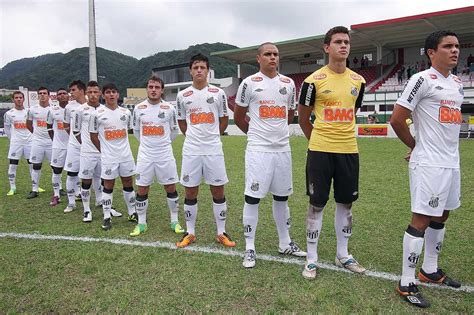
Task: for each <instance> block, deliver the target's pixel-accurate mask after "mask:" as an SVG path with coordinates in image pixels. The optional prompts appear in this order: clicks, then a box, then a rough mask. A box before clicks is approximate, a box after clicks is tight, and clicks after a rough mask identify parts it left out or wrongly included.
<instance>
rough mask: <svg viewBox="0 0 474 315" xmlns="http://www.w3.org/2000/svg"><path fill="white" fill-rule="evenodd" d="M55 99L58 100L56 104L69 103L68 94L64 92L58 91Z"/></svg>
mask: <svg viewBox="0 0 474 315" xmlns="http://www.w3.org/2000/svg"><path fill="white" fill-rule="evenodd" d="M56 98H57V99H58V102H59V103H60V104H61V103H67V102H69V93H68V92H67V91H65V90H59V91H58V93H57V94H56Z"/></svg>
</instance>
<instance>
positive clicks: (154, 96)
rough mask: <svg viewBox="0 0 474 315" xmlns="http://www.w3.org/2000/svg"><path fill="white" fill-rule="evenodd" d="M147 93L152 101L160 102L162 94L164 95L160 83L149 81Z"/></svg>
mask: <svg viewBox="0 0 474 315" xmlns="http://www.w3.org/2000/svg"><path fill="white" fill-rule="evenodd" d="M146 93H147V95H148V98H149V99H150V101H158V100H159V99H160V98H161V94H162V93H163V89H162V88H161V83H160V82H158V81H151V80H150V81H148V85H147V86H146Z"/></svg>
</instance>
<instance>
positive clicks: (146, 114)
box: [130, 76, 184, 236]
mask: <svg viewBox="0 0 474 315" xmlns="http://www.w3.org/2000/svg"><path fill="white" fill-rule="evenodd" d="M164 87H165V84H164V82H163V80H162V79H160V78H158V77H156V76H151V77H150V78H149V79H148V82H147V86H146V91H147V95H148V99H147V100H145V101H143V102H141V103H140V104H138V105H137V106H135V110H134V111H133V133H134V135H135V136H136V137H137V139H138V140H139V141H140V147H139V148H138V156H137V176H136V184H137V186H138V193H137V200H136V210H137V214H138V224H137V225H136V226H135V229H134V230H133V231H132V233H130V236H138V235H140V234H141V233H143V232H145V231H146V230H147V223H146V212H147V209H148V191H149V189H150V185H151V184H152V183H153V179H154V177H156V179H157V181H158V183H159V184H160V185H163V187H164V189H165V191H166V197H167V202H168V208H169V211H170V216H171V223H170V227H171V230H173V231H174V232H175V233H184V230H183V228H182V227H181V225H180V224H179V222H178V211H179V207H178V192H177V191H176V183H177V182H178V180H179V177H178V171H177V169H176V160H175V159H174V156H173V148H172V147H171V142H172V141H173V140H174V139H175V138H176V136H177V135H178V123H177V121H176V109H175V108H174V106H173V105H171V104H169V103H167V102H165V101H164V100H163V99H162V98H161V96H162V93H163V89H164Z"/></svg>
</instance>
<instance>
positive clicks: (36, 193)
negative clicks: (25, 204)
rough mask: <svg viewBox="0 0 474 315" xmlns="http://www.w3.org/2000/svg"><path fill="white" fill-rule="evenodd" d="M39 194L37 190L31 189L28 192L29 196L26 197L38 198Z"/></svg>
mask: <svg viewBox="0 0 474 315" xmlns="http://www.w3.org/2000/svg"><path fill="white" fill-rule="evenodd" d="M38 196H39V194H38V192H37V191H30V193H29V194H28V196H27V197H26V199H33V198H36V197H38Z"/></svg>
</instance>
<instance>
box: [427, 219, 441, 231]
mask: <svg viewBox="0 0 474 315" xmlns="http://www.w3.org/2000/svg"><path fill="white" fill-rule="evenodd" d="M428 226H429V227H430V228H432V229H434V230H442V229H443V228H444V223H443V222H437V221H433V220H432V221H431V222H430V224H429V225H428Z"/></svg>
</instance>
